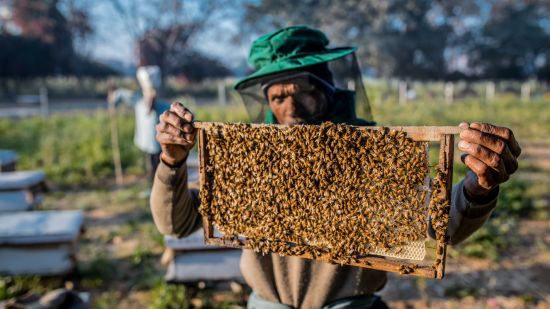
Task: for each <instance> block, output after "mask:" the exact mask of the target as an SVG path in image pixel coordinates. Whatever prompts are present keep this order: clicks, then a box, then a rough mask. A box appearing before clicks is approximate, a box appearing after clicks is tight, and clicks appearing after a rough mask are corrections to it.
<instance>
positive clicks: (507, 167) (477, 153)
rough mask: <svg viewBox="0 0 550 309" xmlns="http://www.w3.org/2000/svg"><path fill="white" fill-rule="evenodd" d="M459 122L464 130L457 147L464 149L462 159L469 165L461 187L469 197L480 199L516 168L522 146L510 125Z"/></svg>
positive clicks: (486, 195)
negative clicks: (498, 125)
mask: <svg viewBox="0 0 550 309" xmlns="http://www.w3.org/2000/svg"><path fill="white" fill-rule="evenodd" d="M459 126H460V127H461V128H462V129H464V131H462V132H461V133H460V142H459V143H458V148H459V149H460V150H462V151H463V152H464V155H462V157H461V159H462V161H463V162H464V164H466V165H467V166H468V168H469V169H470V170H469V171H468V174H466V177H465V179H464V189H465V190H466V194H467V195H468V196H469V197H471V198H474V199H480V200H483V199H484V198H485V197H488V196H491V193H492V192H494V191H495V190H496V188H497V187H498V185H499V184H501V183H503V182H506V181H507V180H508V178H510V175H512V174H513V173H514V172H515V171H516V170H517V169H518V160H517V158H518V156H519V155H520V154H521V147H520V146H519V144H518V142H517V141H516V139H515V137H514V132H512V130H510V129H509V128H506V127H497V126H495V125H492V124H488V123H479V122H474V123H471V124H470V125H468V123H465V122H463V123H461V124H460V125H459Z"/></svg>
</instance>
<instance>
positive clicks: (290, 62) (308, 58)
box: [234, 47, 357, 90]
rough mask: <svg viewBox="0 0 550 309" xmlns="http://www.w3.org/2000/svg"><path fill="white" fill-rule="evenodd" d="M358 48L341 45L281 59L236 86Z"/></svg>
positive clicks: (334, 57)
mask: <svg viewBox="0 0 550 309" xmlns="http://www.w3.org/2000/svg"><path fill="white" fill-rule="evenodd" d="M356 50H357V48H355V47H341V48H333V49H329V50H327V51H325V52H322V53H316V54H310V55H300V56H296V57H290V58H286V59H284V60H281V61H277V62H274V63H272V64H270V65H266V66H264V67H262V68H261V69H259V70H258V71H256V72H254V73H252V74H250V75H249V76H247V77H245V78H243V79H241V80H240V81H238V82H237V83H236V84H235V86H234V88H235V89H236V90H239V89H240V88H242V86H243V85H245V84H247V83H248V82H250V81H252V80H255V79H258V78H262V77H266V76H269V75H272V74H277V73H281V72H285V71H291V70H295V69H300V68H303V67H307V66H310V65H315V64H319V63H323V62H329V61H332V60H335V59H338V58H340V57H344V56H347V55H349V54H351V53H353V52H355V51H356Z"/></svg>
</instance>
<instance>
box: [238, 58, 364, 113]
mask: <svg viewBox="0 0 550 309" xmlns="http://www.w3.org/2000/svg"><path fill="white" fill-rule="evenodd" d="M327 69H328V70H327ZM296 72H310V73H313V74H314V75H316V76H318V77H320V78H322V79H323V80H326V81H327V82H329V83H330V84H332V85H334V86H335V87H336V89H337V90H338V93H346V98H347V99H346V101H352V102H347V103H349V104H350V108H352V109H354V111H352V112H354V114H355V116H356V117H357V118H361V119H363V120H366V121H369V122H373V117H372V113H371V107H370V104H369V99H368V97H367V92H366V89H365V85H364V84H363V80H362V76H361V71H360V69H359V65H358V63H357V59H356V57H355V53H350V54H348V55H346V56H343V57H340V58H337V59H335V60H332V61H329V62H324V63H321V64H316V65H313V66H306V67H302V68H299V69H295V70H291V71H284V72H281V73H276V74H272V75H269V76H265V77H259V78H257V79H253V80H250V81H247V82H245V83H243V84H241V85H240V86H239V88H238V89H237V91H238V92H239V94H240V96H241V98H242V100H243V103H244V105H245V107H246V110H247V112H248V115H249V118H250V122H252V123H262V122H265V120H266V115H267V113H268V111H269V105H268V103H267V99H266V97H265V94H264V91H263V89H262V85H265V84H266V83H268V82H270V81H272V80H274V79H279V78H283V77H284V76H285V75H291V74H294V73H296ZM335 104H339V103H335Z"/></svg>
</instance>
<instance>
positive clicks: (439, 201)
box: [429, 169, 451, 265]
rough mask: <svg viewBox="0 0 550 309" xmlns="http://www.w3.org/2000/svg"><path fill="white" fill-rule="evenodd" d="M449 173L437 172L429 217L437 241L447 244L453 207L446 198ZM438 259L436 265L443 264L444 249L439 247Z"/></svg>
mask: <svg viewBox="0 0 550 309" xmlns="http://www.w3.org/2000/svg"><path fill="white" fill-rule="evenodd" d="M446 179H447V172H446V171H443V170H441V169H438V170H437V175H436V176H435V178H434V180H433V186H432V198H431V200H430V208H429V215H430V221H431V225H432V228H433V230H434V231H435V239H436V240H438V241H440V242H443V243H447V242H448V237H447V227H448V225H449V212H450V209H451V205H450V204H449V201H448V200H447V199H446V196H445V192H446V190H445V188H446V186H447V181H446ZM436 253H437V255H438V257H437V258H436V260H435V264H436V265H439V264H441V263H442V260H441V255H442V254H443V253H444V252H443V247H442V246H438V247H437V251H436Z"/></svg>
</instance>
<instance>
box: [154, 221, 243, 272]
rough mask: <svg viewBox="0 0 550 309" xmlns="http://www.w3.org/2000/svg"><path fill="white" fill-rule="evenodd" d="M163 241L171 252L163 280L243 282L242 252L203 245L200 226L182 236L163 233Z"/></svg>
mask: <svg viewBox="0 0 550 309" xmlns="http://www.w3.org/2000/svg"><path fill="white" fill-rule="evenodd" d="M164 242H165V245H166V247H167V250H169V251H171V252H172V254H171V256H170V260H169V261H168V270H167V272H166V276H165V280H166V281H168V282H181V283H186V282H197V281H239V282H244V280H243V277H242V274H241V272H240V268H239V263H240V258H241V251H240V250H234V249H228V248H223V247H215V246H207V245H205V244H204V232H203V230H202V229H200V230H198V231H196V232H194V233H193V234H191V235H189V236H187V237H185V238H175V237H172V236H166V237H165V238H164Z"/></svg>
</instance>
